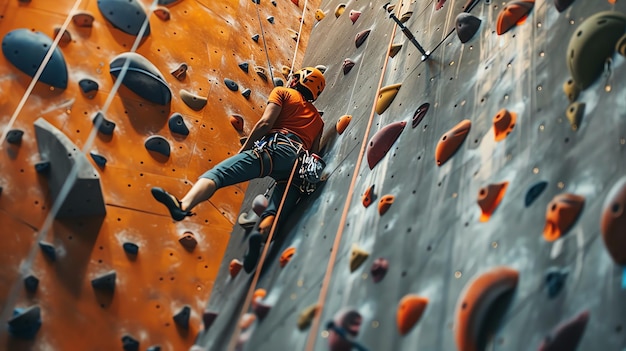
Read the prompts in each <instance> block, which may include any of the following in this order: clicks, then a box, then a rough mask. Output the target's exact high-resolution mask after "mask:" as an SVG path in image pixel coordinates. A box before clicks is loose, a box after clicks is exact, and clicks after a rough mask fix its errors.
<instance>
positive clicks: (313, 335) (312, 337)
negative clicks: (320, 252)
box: [305, 6, 400, 351]
mask: <svg viewBox="0 0 626 351" xmlns="http://www.w3.org/2000/svg"><path fill="white" fill-rule="evenodd" d="M399 10H400V6H398V12H399ZM396 28H397V24H394V25H393V30H392V32H391V38H390V39H389V45H388V47H387V51H386V52H385V55H386V56H387V59H386V60H385V62H384V64H383V68H382V74H381V75H380V80H379V81H378V88H377V89H376V97H375V98H374V104H373V106H372V111H371V113H370V117H369V121H368V122H367V127H366V129H365V133H364V135H363V141H362V142H361V150H360V151H359V156H358V158H357V161H356V164H355V165H354V172H352V181H351V182H350V187H349V188H348V194H347V197H346V202H345V204H344V206H343V212H342V213H341V220H340V221H339V228H337V234H336V235H335V241H334V243H333V248H332V250H331V253H330V258H329V259H328V266H327V267H326V274H325V275H324V280H323V281H322V287H321V289H320V295H319V299H318V302H317V311H316V313H315V318H314V319H313V322H312V324H311V330H310V332H309V338H308V340H307V344H306V349H305V350H306V351H313V347H314V346H315V341H316V339H317V334H318V331H319V325H320V318H321V315H322V311H323V310H324V304H325V301H326V295H327V294H328V287H329V285H330V278H331V276H332V272H333V269H334V267H335V260H336V258H337V252H338V251H339V244H340V243H341V237H342V236H343V229H344V227H345V226H346V220H347V217H348V211H349V209H350V204H351V201H352V196H353V194H354V187H355V185H356V179H357V178H358V174H359V168H361V163H362V162H363V155H364V154H365V148H366V146H367V141H368V137H369V132H370V130H371V128H372V125H373V121H374V116H375V115H376V104H377V102H378V97H379V94H378V92H379V91H380V89H381V87H382V84H383V79H384V78H385V70H386V69H387V63H388V62H389V50H391V46H392V45H393V38H394V36H395V34H396Z"/></svg>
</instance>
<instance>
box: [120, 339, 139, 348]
mask: <svg viewBox="0 0 626 351" xmlns="http://www.w3.org/2000/svg"><path fill="white" fill-rule="evenodd" d="M122 347H123V348H124V351H139V341H138V340H137V339H135V338H133V337H132V336H130V335H124V336H122Z"/></svg>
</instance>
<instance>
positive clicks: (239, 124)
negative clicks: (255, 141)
mask: <svg viewBox="0 0 626 351" xmlns="http://www.w3.org/2000/svg"><path fill="white" fill-rule="evenodd" d="M230 124H231V125H232V126H233V128H235V130H236V131H238V132H239V133H242V132H243V117H241V116H240V115H231V116H230Z"/></svg>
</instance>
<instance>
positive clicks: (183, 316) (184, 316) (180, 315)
mask: <svg viewBox="0 0 626 351" xmlns="http://www.w3.org/2000/svg"><path fill="white" fill-rule="evenodd" d="M190 316H191V307H189V306H185V307H183V308H181V309H180V311H178V312H177V313H176V314H175V315H174V323H176V325H178V326H179V327H181V328H183V329H188V328H189V317H190Z"/></svg>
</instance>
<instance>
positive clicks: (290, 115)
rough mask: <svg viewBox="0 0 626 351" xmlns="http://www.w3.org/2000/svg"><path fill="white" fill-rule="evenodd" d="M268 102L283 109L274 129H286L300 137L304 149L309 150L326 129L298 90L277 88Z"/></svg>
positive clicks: (314, 109)
mask: <svg viewBox="0 0 626 351" xmlns="http://www.w3.org/2000/svg"><path fill="white" fill-rule="evenodd" d="M268 102H273V103H275V104H276V105H278V106H280V107H282V109H281V111H280V114H279V115H278V118H277V119H276V122H275V123H274V126H273V127H272V129H286V130H288V131H290V132H292V133H293V134H295V135H297V136H299V137H300V139H301V140H302V142H303V143H304V145H303V146H304V148H306V149H307V150H309V149H310V148H311V146H312V145H313V141H314V140H315V138H316V137H317V135H318V134H320V133H321V132H322V130H323V129H324V121H323V120H322V116H320V113H319V112H318V111H317V109H316V108H315V106H313V104H312V103H310V102H308V101H306V100H305V99H304V98H303V97H302V94H300V93H299V92H298V91H297V90H295V89H291V88H285V87H276V88H274V89H273V90H272V92H271V93H270V96H269V99H268Z"/></svg>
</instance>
